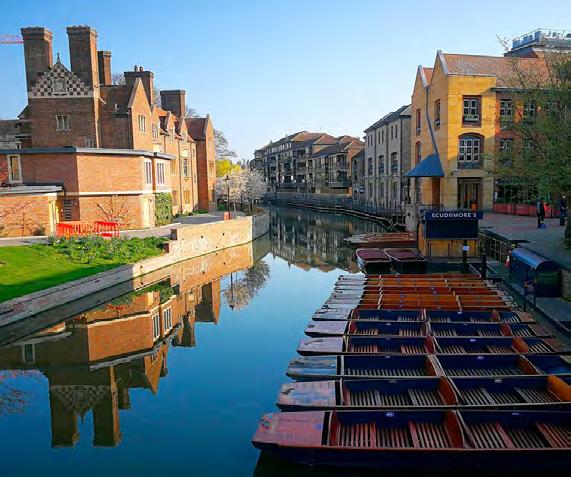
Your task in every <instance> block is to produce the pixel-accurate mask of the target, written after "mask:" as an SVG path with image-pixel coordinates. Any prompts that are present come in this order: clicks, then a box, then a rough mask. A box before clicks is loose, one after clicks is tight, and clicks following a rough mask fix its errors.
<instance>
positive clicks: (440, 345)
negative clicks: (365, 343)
mask: <svg viewBox="0 0 571 477" xmlns="http://www.w3.org/2000/svg"><path fill="white" fill-rule="evenodd" d="M330 339H336V338H330ZM434 344H435V347H436V353H438V354H456V355H463V354H510V353H521V354H554V353H557V354H559V353H566V352H568V351H569V350H568V349H567V348H566V347H565V345H563V343H561V342H560V341H559V340H557V339H556V338H521V337H519V336H515V337H511V336H502V337H492V338H488V337H475V338H467V337H438V338H435V339H434Z"/></svg>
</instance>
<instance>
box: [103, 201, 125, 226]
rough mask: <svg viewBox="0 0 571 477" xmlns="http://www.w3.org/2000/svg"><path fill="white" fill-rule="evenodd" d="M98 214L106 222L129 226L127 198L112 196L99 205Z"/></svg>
mask: <svg viewBox="0 0 571 477" xmlns="http://www.w3.org/2000/svg"><path fill="white" fill-rule="evenodd" d="M97 213H98V214H99V216H100V217H101V218H102V219H103V220H104V221H106V222H117V223H118V224H121V225H127V224H129V220H128V218H127V217H128V216H129V205H128V204H127V200H126V199H125V197H118V196H116V195H112V196H110V197H107V198H106V199H105V201H104V202H98V203H97Z"/></svg>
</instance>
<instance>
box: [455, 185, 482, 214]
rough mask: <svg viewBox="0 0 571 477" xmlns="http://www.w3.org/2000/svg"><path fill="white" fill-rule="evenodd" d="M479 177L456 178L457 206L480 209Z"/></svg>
mask: <svg viewBox="0 0 571 477" xmlns="http://www.w3.org/2000/svg"><path fill="white" fill-rule="evenodd" d="M480 187H481V182H480V179H458V208H459V209H473V208H477V209H480V208H481V207H482V204H481V193H480Z"/></svg>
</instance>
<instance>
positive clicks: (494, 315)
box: [425, 310, 534, 323]
mask: <svg viewBox="0 0 571 477" xmlns="http://www.w3.org/2000/svg"><path fill="white" fill-rule="evenodd" d="M425 317H426V320H427V321H430V322H433V323H455V322H473V323H483V322H501V323H533V322H534V320H533V318H532V317H531V316H530V315H529V314H528V313H525V312H523V311H498V310H491V311H442V310H425Z"/></svg>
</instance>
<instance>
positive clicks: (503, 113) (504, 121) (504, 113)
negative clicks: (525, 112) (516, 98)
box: [500, 99, 514, 128]
mask: <svg viewBox="0 0 571 477" xmlns="http://www.w3.org/2000/svg"><path fill="white" fill-rule="evenodd" d="M513 114H514V111H513V103H512V100H511V99H502V100H500V126H501V127H502V128H505V127H507V126H509V124H511V123H512V122H513Z"/></svg>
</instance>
